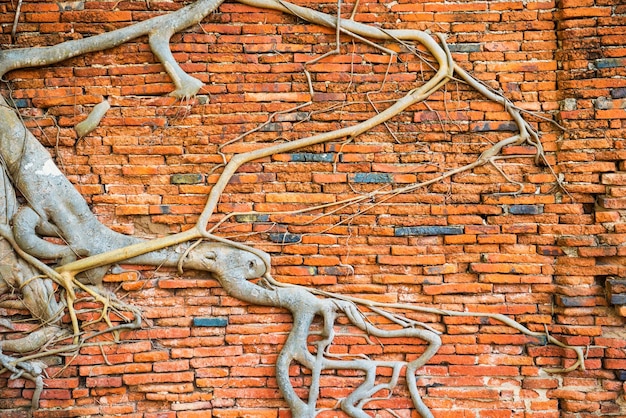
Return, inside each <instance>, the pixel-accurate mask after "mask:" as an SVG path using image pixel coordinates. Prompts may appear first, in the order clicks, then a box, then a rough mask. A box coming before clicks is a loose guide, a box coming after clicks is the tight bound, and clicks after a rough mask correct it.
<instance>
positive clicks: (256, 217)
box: [235, 214, 270, 222]
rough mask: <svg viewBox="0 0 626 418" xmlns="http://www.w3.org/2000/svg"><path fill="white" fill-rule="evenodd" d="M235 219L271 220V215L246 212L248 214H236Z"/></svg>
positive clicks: (247, 220) (249, 220) (238, 220)
mask: <svg viewBox="0 0 626 418" xmlns="http://www.w3.org/2000/svg"><path fill="white" fill-rule="evenodd" d="M235 219H236V220H237V222H267V221H269V220H270V216H269V215H256V214H246V215H236V216H235Z"/></svg>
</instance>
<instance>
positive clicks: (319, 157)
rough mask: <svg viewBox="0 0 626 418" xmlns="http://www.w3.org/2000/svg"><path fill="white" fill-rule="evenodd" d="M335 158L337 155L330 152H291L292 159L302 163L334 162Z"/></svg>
mask: <svg viewBox="0 0 626 418" xmlns="http://www.w3.org/2000/svg"><path fill="white" fill-rule="evenodd" d="M334 159H335V155H334V154H330V153H321V154H316V153H312V152H300V153H296V154H291V161H296V162H301V163H304V162H306V163H332V162H333V160H334Z"/></svg>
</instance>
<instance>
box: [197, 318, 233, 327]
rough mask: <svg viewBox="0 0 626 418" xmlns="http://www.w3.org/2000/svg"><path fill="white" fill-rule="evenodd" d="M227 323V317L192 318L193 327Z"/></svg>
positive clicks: (216, 325)
mask: <svg viewBox="0 0 626 418" xmlns="http://www.w3.org/2000/svg"><path fill="white" fill-rule="evenodd" d="M226 325H228V318H222V317H209V318H194V319H193V326H194V327H225V326H226Z"/></svg>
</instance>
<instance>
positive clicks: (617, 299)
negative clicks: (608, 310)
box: [611, 293, 626, 305]
mask: <svg viewBox="0 0 626 418" xmlns="http://www.w3.org/2000/svg"><path fill="white" fill-rule="evenodd" d="M611 303H612V304H613V305H626V294H624V293H619V294H617V295H611Z"/></svg>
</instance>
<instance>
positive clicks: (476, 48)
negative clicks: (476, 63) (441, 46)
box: [448, 44, 481, 52]
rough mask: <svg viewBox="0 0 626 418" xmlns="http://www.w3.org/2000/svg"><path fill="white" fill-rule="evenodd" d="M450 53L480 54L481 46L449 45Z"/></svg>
mask: <svg viewBox="0 0 626 418" xmlns="http://www.w3.org/2000/svg"><path fill="white" fill-rule="evenodd" d="M448 48H449V49H450V52H480V49H481V48H480V44H448Z"/></svg>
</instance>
